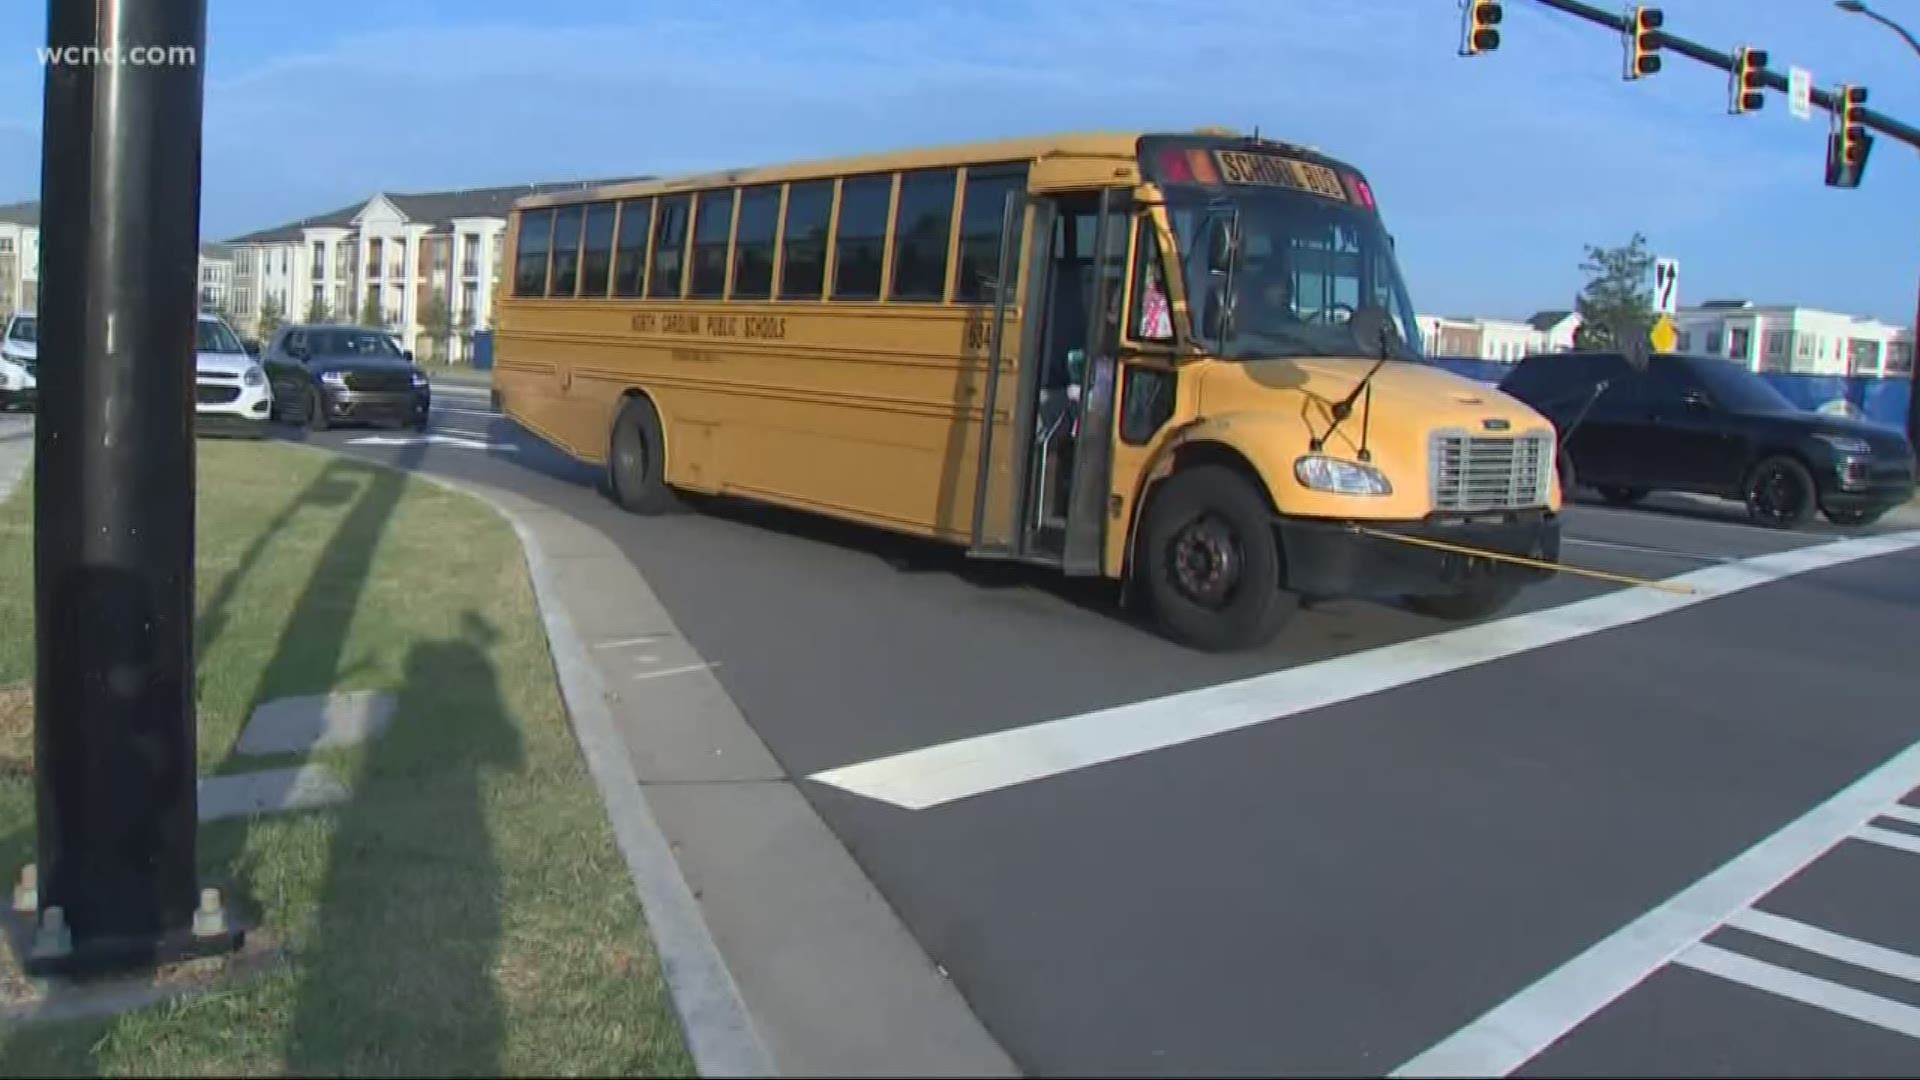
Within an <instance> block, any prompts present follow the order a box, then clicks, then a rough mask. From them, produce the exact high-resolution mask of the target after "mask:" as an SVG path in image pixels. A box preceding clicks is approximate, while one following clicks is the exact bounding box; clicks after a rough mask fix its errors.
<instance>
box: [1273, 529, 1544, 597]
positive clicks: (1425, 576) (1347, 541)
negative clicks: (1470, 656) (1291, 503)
mask: <svg viewBox="0 0 1920 1080" xmlns="http://www.w3.org/2000/svg"><path fill="white" fill-rule="evenodd" d="M1276 528H1277V529H1278V530H1279V534H1280V547H1281V551H1282V552H1284V553H1285V556H1286V565H1287V588H1288V589H1289V590H1291V591H1293V592H1296V593H1300V594H1302V595H1305V596H1321V597H1335V596H1355V597H1368V598H1390V597H1401V596H1450V595H1453V594H1456V593H1460V592H1462V591H1465V590H1466V589H1468V588H1471V587H1472V586H1473V585H1474V584H1476V583H1477V582H1479V581H1482V580H1484V579H1486V578H1488V577H1497V578H1506V579H1509V580H1519V581H1522V582H1532V581H1540V580H1544V579H1546V578H1549V577H1552V576H1553V571H1551V570H1543V569H1535V568H1530V567H1526V566H1522V565H1519V564H1517V563H1509V562H1502V561H1499V560H1496V559H1488V558H1482V557H1476V556H1471V555H1465V554H1461V553H1459V552H1453V551H1443V550H1440V549H1438V548H1433V547H1425V546H1420V545H1416V544H1410V543H1406V542H1405V541H1401V540H1392V539H1388V538H1386V537H1382V536H1370V535H1367V533H1363V532H1359V531H1357V529H1360V528H1364V529H1367V530H1369V531H1371V532H1377V533H1392V534H1394V535H1397V536H1405V537H1409V538H1412V539H1417V540H1431V541H1437V542H1439V543H1443V544H1448V545H1451V546H1454V547H1463V548H1473V549H1476V550H1479V551H1492V552H1498V553H1501V554H1505V555H1518V556H1521V557H1523V558H1528V559H1537V560H1540V561H1543V562H1556V561H1558V560H1559V558H1560V518H1559V516H1558V515H1555V514H1550V513H1547V512H1546V511H1544V510H1521V511H1512V512H1505V513H1497V514H1434V515H1431V516H1429V517H1426V518H1423V519H1421V520H1419V521H1360V520H1354V521H1338V520H1327V519H1322V518H1292V517H1283V518H1279V519H1277V520H1276Z"/></svg>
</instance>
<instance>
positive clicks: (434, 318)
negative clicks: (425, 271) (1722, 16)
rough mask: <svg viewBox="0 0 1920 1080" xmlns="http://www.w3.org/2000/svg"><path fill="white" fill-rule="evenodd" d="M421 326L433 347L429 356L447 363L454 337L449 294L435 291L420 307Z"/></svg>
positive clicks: (438, 290)
mask: <svg viewBox="0 0 1920 1080" xmlns="http://www.w3.org/2000/svg"><path fill="white" fill-rule="evenodd" d="M420 325H421V327H422V328H424V329H425V330H426V332H427V340H428V341H430V342H432V343H433V344H432V346H431V347H430V348H429V349H428V350H427V351H428V355H429V356H432V357H433V358H435V359H437V360H439V361H441V362H442V363H445V362H446V361H447V359H448V357H449V353H450V344H449V342H450V339H451V338H452V337H453V309H452V308H451V307H448V306H447V294H446V293H445V292H444V291H442V290H440V289H435V290H433V295H432V296H429V297H427V302H426V303H424V304H422V305H420Z"/></svg>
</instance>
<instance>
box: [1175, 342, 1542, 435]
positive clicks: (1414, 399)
mask: <svg viewBox="0 0 1920 1080" xmlns="http://www.w3.org/2000/svg"><path fill="white" fill-rule="evenodd" d="M1373 364H1374V361H1372V360H1365V359H1360V358H1358V357H1354V358H1347V357H1334V358H1314V359H1306V360H1294V359H1288V360H1243V361H1233V362H1221V363H1217V364H1210V365H1208V368H1209V370H1208V371H1207V373H1206V375H1205V376H1204V378H1203V381H1202V383H1201V387H1200V407H1201V410H1202V411H1203V412H1205V413H1208V414H1213V415H1219V414H1222V413H1228V412H1237V411H1241V410H1254V411H1268V410H1271V409H1274V408H1275V407H1276V405H1278V406H1279V408H1281V409H1282V410H1283V411H1285V412H1287V413H1289V414H1291V415H1293V416H1301V415H1302V411H1303V409H1302V405H1300V404H1294V403H1288V404H1284V405H1279V403H1277V402H1276V401H1275V400H1274V394H1275V392H1276V391H1278V392H1281V393H1284V394H1286V395H1288V396H1292V395H1295V394H1298V395H1304V397H1305V405H1304V413H1305V416H1306V417H1307V418H1309V419H1310V420H1311V422H1312V423H1313V424H1314V426H1316V427H1324V426H1325V425H1326V424H1327V423H1328V422H1329V421H1330V419H1331V415H1332V408H1333V405H1334V403H1335V402H1338V401H1339V400H1341V399H1342V398H1344V397H1346V396H1347V395H1348V394H1350V393H1352V392H1353V388H1354V387H1355V386H1357V385H1359V383H1360V380H1361V379H1363V378H1365V377H1366V374H1367V371H1368V369H1370V368H1372V367H1373ZM1372 395H1373V417H1372V426H1373V429H1374V432H1375V434H1376V435H1378V434H1379V433H1380V432H1381V430H1382V429H1383V428H1404V427H1406V426H1407V425H1409V424H1412V425H1417V426H1418V427H1419V428H1420V429H1421V430H1423V431H1424V430H1431V429H1433V428H1447V427H1460V428H1466V429H1468V430H1470V431H1481V430H1485V428H1483V426H1482V425H1483V424H1485V422H1486V421H1488V420H1493V421H1505V422H1506V423H1505V427H1506V429H1507V430H1510V431H1512V432H1513V433H1514V434H1516V435H1518V434H1521V433H1524V432H1527V431H1532V430H1538V429H1542V428H1547V427H1548V426H1549V423H1548V421H1547V420H1546V419H1545V418H1544V417H1542V416H1541V415H1540V414H1539V413H1536V412H1534V411H1533V410H1532V409H1531V408H1529V407H1527V406H1526V405H1525V404H1523V403H1522V402H1520V401H1518V400H1517V399H1515V398H1511V397H1508V396H1507V395H1505V394H1503V393H1501V392H1500V391H1499V390H1497V389H1495V388H1493V387H1491V386H1488V385H1486V384H1484V383H1477V382H1474V381H1473V380H1472V379H1468V378H1466V377H1464V376H1460V375H1455V374H1454V373H1452V372H1450V371H1446V370H1443V369H1441V368H1437V367H1433V366H1431V365H1428V364H1421V363H1415V362H1412V361H1405V360H1389V361H1387V363H1386V364H1384V365H1382V366H1381V368H1380V370H1379V371H1378V372H1377V373H1376V374H1375V375H1374V377H1373V382H1372ZM1365 406H1366V395H1365V394H1362V395H1361V397H1360V399H1359V400H1357V401H1355V402H1354V410H1353V415H1352V416H1350V417H1349V418H1348V419H1347V421H1346V423H1345V424H1343V425H1341V427H1342V430H1343V431H1344V429H1345V428H1346V427H1348V426H1350V425H1351V426H1354V427H1355V430H1356V431H1357V430H1358V427H1357V425H1358V424H1359V422H1360V417H1361V412H1362V410H1363V409H1364V408H1365Z"/></svg>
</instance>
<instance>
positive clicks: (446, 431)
mask: <svg viewBox="0 0 1920 1080" xmlns="http://www.w3.org/2000/svg"><path fill="white" fill-rule="evenodd" d="M433 430H434V433H435V434H439V435H458V436H463V437H466V438H472V439H479V440H481V441H483V442H484V441H485V440H486V439H487V437H488V436H487V433H486V432H484V431H468V430H467V429H466V428H457V427H447V426H445V425H444V424H436V425H434V428H433Z"/></svg>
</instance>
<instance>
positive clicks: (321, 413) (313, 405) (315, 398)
mask: <svg viewBox="0 0 1920 1080" xmlns="http://www.w3.org/2000/svg"><path fill="white" fill-rule="evenodd" d="M306 414H307V415H306V417H305V419H306V422H307V430H308V431H325V430H327V428H328V427H329V426H330V425H329V424H328V422H327V402H326V399H325V398H323V397H321V396H320V391H319V389H318V388H316V387H312V386H309V387H307V403H306Z"/></svg>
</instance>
